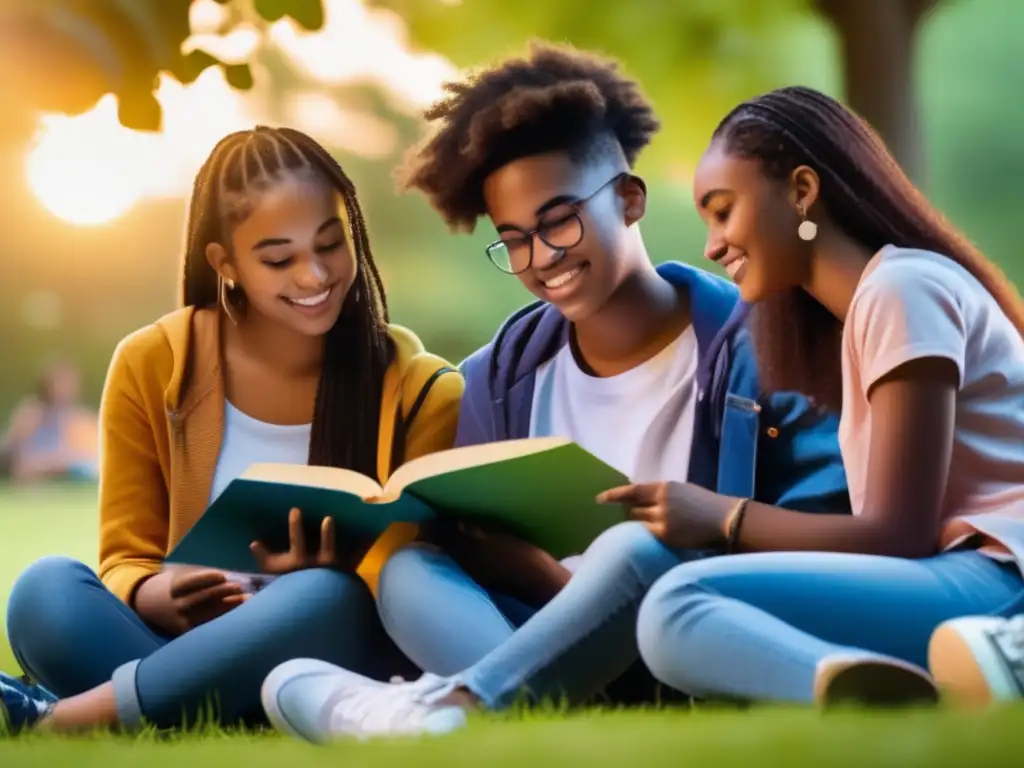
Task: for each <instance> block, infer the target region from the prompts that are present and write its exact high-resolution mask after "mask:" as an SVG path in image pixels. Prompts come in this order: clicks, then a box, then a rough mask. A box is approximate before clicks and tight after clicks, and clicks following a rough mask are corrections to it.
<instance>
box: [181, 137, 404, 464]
mask: <svg viewBox="0 0 1024 768" xmlns="http://www.w3.org/2000/svg"><path fill="white" fill-rule="evenodd" d="M292 173H299V174H303V173H307V174H312V175H314V176H315V177H318V178H320V179H322V180H324V181H326V182H327V183H329V184H330V186H331V187H332V188H333V189H335V190H337V192H338V193H339V195H340V196H341V199H342V200H343V201H344V205H345V210H344V218H345V220H346V227H345V228H346V235H347V236H348V238H349V246H350V247H351V248H352V249H353V252H354V254H355V257H356V277H355V281H354V283H353V285H352V287H351V288H350V289H349V293H348V296H347V297H346V298H345V302H344V305H343V308H342V312H341V316H340V317H339V319H338V322H336V323H335V324H334V327H332V328H331V330H330V331H328V332H327V334H326V337H325V339H324V357H323V368H322V371H321V373H320V383H319V386H318V388H317V395H316V404H315V407H314V412H313V424H312V430H311V434H310V445H309V463H310V464H316V465H323V466H333V467H343V468H345V469H350V470H353V471H355V472H359V473H361V474H364V475H367V476H369V477H376V476H377V442H378V437H379V436H378V431H379V424H380V405H381V391H382V387H383V381H384V373H385V371H386V370H387V368H388V366H389V365H390V364H391V361H392V359H393V357H394V345H393V343H392V341H391V338H390V336H389V335H388V322H389V319H388V309H387V301H386V297H385V294H384V286H383V283H382V281H381V278H380V273H379V272H378V270H377V265H376V264H375V263H374V260H373V253H372V252H371V250H370V242H369V239H368V237H367V233H366V223H365V221H364V220H363V214H362V211H361V209H360V207H359V201H358V199H357V197H356V190H355V187H354V186H353V184H352V182H351V180H350V179H349V178H348V176H347V175H346V174H345V172H344V171H343V170H342V168H341V166H340V165H339V164H338V162H337V161H336V160H335V159H334V158H333V157H331V155H330V154H329V153H328V152H327V150H325V149H324V148H323V147H322V146H320V144H318V143H317V142H316V141H314V140H313V139H311V138H310V137H309V136H307V135H305V134H304V133H301V132H299V131H296V130H293V129H290V128H268V127H265V126H257V127H256V128H254V129H252V130H246V131H238V132H236V133H232V134H230V135H228V136H226V137H225V138H223V139H222V140H221V141H220V142H219V143H218V144H217V145H216V146H215V147H214V149H213V151H212V152H211V153H210V156H209V158H207V160H206V162H205V163H204V164H203V166H202V168H201V169H200V170H199V173H198V174H197V175H196V179H195V184H194V187H193V191H192V200H191V203H190V205H189V213H188V228H187V232H186V246H185V259H184V270H183V276H182V291H181V300H182V303H183V304H184V305H185V306H194V307H200V308H202V307H217V306H222V307H223V309H224V311H226V312H228V313H229V314H230V313H232V312H233V311H236V309H237V307H239V306H240V305H242V304H244V295H243V294H242V293H241V289H240V288H237V287H236V288H234V289H231V290H228V289H226V287H225V286H224V284H223V283H222V281H221V280H220V279H219V276H218V275H217V272H216V271H215V270H214V269H213V267H211V266H210V264H209V262H208V261H207V259H206V247H207V245H209V244H210V243H215V242H216V243H222V244H223V243H228V242H230V233H231V230H232V228H233V227H234V226H236V225H237V224H238V223H239V222H240V221H242V220H244V219H245V217H246V216H248V215H249V213H250V212H251V210H252V199H253V194H254V193H256V192H258V191H259V190H260V189H265V188H267V187H268V186H270V185H272V184H274V183H275V182H277V181H279V180H280V179H281V178H282V177H283V176H284V175H286V174H292Z"/></svg>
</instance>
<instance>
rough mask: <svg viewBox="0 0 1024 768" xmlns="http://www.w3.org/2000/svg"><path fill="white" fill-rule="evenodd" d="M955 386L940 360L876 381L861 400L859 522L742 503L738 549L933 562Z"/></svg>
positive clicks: (950, 367)
mask: <svg viewBox="0 0 1024 768" xmlns="http://www.w3.org/2000/svg"><path fill="white" fill-rule="evenodd" d="M957 383H958V373H957V368H956V365H955V364H954V363H953V362H952V361H949V360H946V359H944V358H922V359H918V360H914V361H911V362H908V363H905V364H903V365H901V366H899V367H898V368H895V369H894V370H893V371H891V372H890V373H889V374H887V375H886V376H884V377H883V378H881V379H880V380H879V381H878V382H877V383H876V384H875V386H874V387H872V389H871V391H870V392H869V393H868V398H869V402H870V404H871V422H872V433H871V447H870V456H869V460H868V476H869V478H870V483H869V485H868V489H867V495H866V498H865V500H864V512H863V514H862V515H859V516H849V515H816V514H805V513H801V512H792V511H790V510H786V509H780V508H778V507H772V506H769V505H766V504H760V503H758V502H750V503H749V505H748V510H747V513H746V516H745V518H744V521H743V525H742V528H741V536H740V545H741V548H742V549H743V550H746V551H780V550H782V551H785V550H822V551H829V552H857V553H864V554H878V555H890V556H896V557H925V556H928V555H931V554H934V553H935V552H936V550H937V548H938V541H939V534H940V527H941V509H942V503H943V498H944V492H945V488H946V480H947V478H948V476H949V466H950V461H951V456H952V451H953V426H954V418H955V411H956V393H957Z"/></svg>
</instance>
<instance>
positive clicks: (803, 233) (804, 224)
mask: <svg viewBox="0 0 1024 768" xmlns="http://www.w3.org/2000/svg"><path fill="white" fill-rule="evenodd" d="M800 218H801V219H802V221H801V222H800V226H799V227H797V228H796V234H797V236H798V237H799V238H800V239H801V240H804V241H806V242H810V241H811V240H813V239H814V238H816V237H817V236H818V225H817V224H815V223H814V222H813V221H811V220H810V219H808V218H807V214H806V213H804V210H803V208H801V209H800Z"/></svg>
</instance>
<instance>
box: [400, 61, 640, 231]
mask: <svg viewBox="0 0 1024 768" xmlns="http://www.w3.org/2000/svg"><path fill="white" fill-rule="evenodd" d="M445 90H446V91H447V93H448V96H446V97H445V98H444V99H442V100H441V101H439V102H437V103H436V104H434V105H433V106H432V107H430V108H429V109H428V110H427V111H426V112H425V114H424V116H425V118H426V119H427V121H429V122H431V123H434V124H435V125H436V128H435V130H434V132H433V133H432V134H431V135H430V136H428V137H427V138H426V139H425V140H424V141H423V142H422V143H421V144H419V145H418V146H416V147H414V148H413V150H412V151H411V152H410V154H409V156H408V157H407V159H406V162H405V165H404V167H403V168H402V169H401V170H400V171H399V174H398V181H399V185H400V187H401V188H403V189H404V190H409V189H418V190H420V191H421V192H423V193H424V194H425V195H426V196H427V198H428V199H429V200H430V202H431V204H432V205H433V206H434V208H436V209H437V211H438V212H439V213H440V214H441V216H442V217H443V218H444V220H445V221H446V222H447V224H448V226H449V227H450V228H451V229H452V230H453V231H459V230H463V231H467V232H472V231H473V229H474V227H475V225H476V221H477V219H478V218H479V217H480V216H482V215H484V214H485V213H486V209H485V206H484V200H483V184H484V179H486V178H487V176H488V175H490V174H491V173H492V172H493V171H495V170H497V169H498V168H500V167H501V166H503V165H505V164H506V163H509V162H511V161H513V160H517V159H519V158H523V157H530V156H533V155H539V154H543V153H546V152H558V151H562V152H569V153H570V156H571V157H572V158H573V159H574V160H576V161H583V160H585V159H589V158H590V157H591V156H593V155H594V153H595V152H601V153H603V152H604V151H612V152H615V153H621V154H622V155H624V156H625V160H626V162H627V163H629V166H630V167H632V166H633V165H634V163H635V162H636V158H637V156H638V155H639V154H640V151H641V150H642V149H643V148H644V147H645V146H647V144H648V143H650V141H651V138H652V137H653V135H654V134H655V133H656V132H657V131H658V129H659V128H660V123H659V122H658V119H657V118H656V117H655V115H654V110H653V108H652V107H651V104H650V102H649V101H648V100H647V98H646V96H645V95H644V94H643V93H642V92H641V90H640V87H639V85H638V84H637V83H636V82H635V81H633V80H631V79H629V78H627V77H625V76H624V75H623V74H622V73H621V72H620V71H619V65H618V63H617V62H615V61H612V60H609V59H605V58H601V57H598V56H596V55H594V54H590V53H586V52H584V51H580V50H578V49H575V48H572V47H568V46H557V45H552V44H550V43H544V42H539V41H534V42H532V43H531V44H530V46H529V50H528V53H527V55H526V56H525V57H522V58H512V59H507V60H505V61H502V62H501V63H499V64H497V65H494V66H492V67H489V68H486V69H483V70H481V71H477V72H474V73H472V74H470V75H469V76H468V77H467V78H466V80H465V81H463V82H454V83H447V84H446V85H445Z"/></svg>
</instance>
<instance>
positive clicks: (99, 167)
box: [26, 68, 254, 225]
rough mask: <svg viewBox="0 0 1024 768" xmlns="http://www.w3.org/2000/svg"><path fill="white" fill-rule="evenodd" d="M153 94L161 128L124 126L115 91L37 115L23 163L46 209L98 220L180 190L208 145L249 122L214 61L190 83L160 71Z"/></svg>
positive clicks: (81, 220)
mask: <svg viewBox="0 0 1024 768" xmlns="http://www.w3.org/2000/svg"><path fill="white" fill-rule="evenodd" d="M157 98H158V99H159V101H160V103H161V105H162V106H163V108H164V128H163V130H162V131H161V132H160V133H143V132H139V131H131V130H128V129H127V128H125V127H124V126H122V125H121V124H120V123H119V122H118V120H117V103H116V101H115V100H114V97H113V96H105V97H104V98H103V99H101V100H100V101H99V103H98V104H97V105H96V107H94V108H93V109H91V110H90V111H88V112H86V113H84V114H82V115H78V116H76V117H67V116H63V115H60V116H58V115H47V116H45V117H44V118H43V119H42V128H41V130H40V132H39V135H38V136H37V138H36V142H35V145H34V147H33V148H32V150H31V151H30V153H29V156H28V160H27V169H26V170H27V174H28V180H29V185H30V186H31V188H32V191H33V192H34V193H35V194H36V196H37V197H38V198H39V199H40V200H41V201H42V203H43V205H45V206H46V208H47V209H48V210H49V211H50V212H51V213H53V214H54V215H55V216H57V217H58V218H61V219H63V220H65V221H67V222H70V223H72V224H79V225H96V224H104V223H107V222H109V221H113V220H114V219H116V218H118V217H119V216H122V215H123V214H125V213H126V212H127V211H129V210H130V209H131V208H132V206H134V205H135V204H136V203H137V202H139V200H141V199H143V198H161V197H182V196H184V195H185V194H187V191H188V189H189V186H190V184H191V182H192V179H193V178H194V176H195V173H196V171H197V170H198V169H199V166H200V165H201V164H202V162H203V160H204V159H205V157H206V155H207V153H209V151H210V149H212V148H213V145H214V144H215V143H216V142H217V141H218V140H219V139H220V138H222V137H223V136H224V135H225V134H227V133H230V132H231V131H234V130H238V129H240V128H245V127H248V126H251V125H252V124H253V122H254V119H253V116H252V115H251V114H250V113H249V111H247V110H246V109H245V108H244V106H245V105H244V104H243V100H242V96H241V95H240V94H239V93H238V92H237V91H235V90H233V89H232V88H231V87H230V86H229V85H228V84H227V82H226V81H225V80H224V75H223V72H222V71H221V70H220V69H216V68H211V69H208V70H207V71H206V72H204V73H203V74H202V75H201V76H200V77H199V79H197V80H196V82H194V83H193V84H191V85H189V86H183V85H181V83H178V82H177V81H175V80H173V79H171V78H169V77H164V78H163V79H162V80H161V81H160V86H159V88H158V90H157ZM249 98H250V100H251V99H252V98H253V94H249ZM196 115H201V116H202V119H201V120H197V119H195V116H196Z"/></svg>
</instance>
